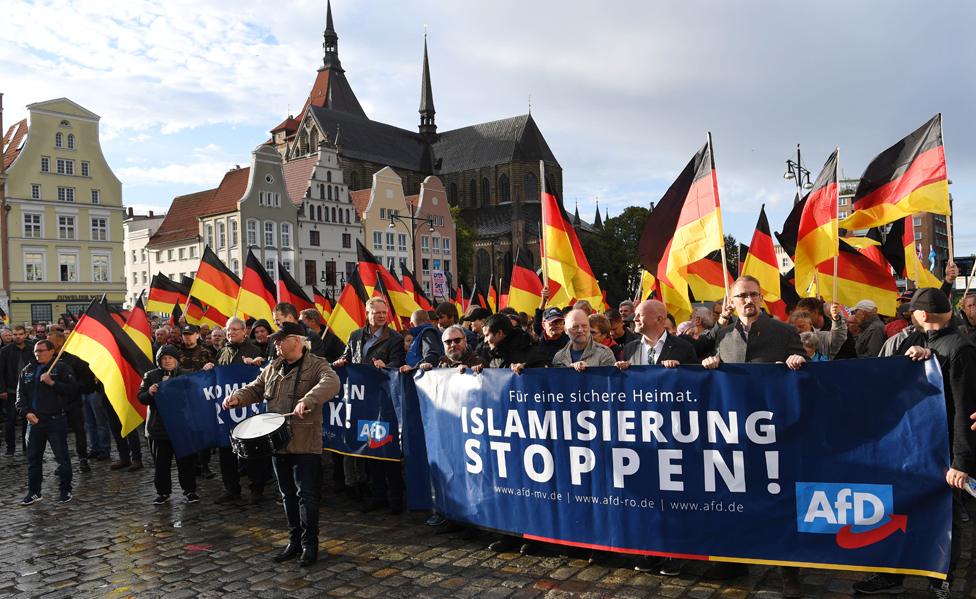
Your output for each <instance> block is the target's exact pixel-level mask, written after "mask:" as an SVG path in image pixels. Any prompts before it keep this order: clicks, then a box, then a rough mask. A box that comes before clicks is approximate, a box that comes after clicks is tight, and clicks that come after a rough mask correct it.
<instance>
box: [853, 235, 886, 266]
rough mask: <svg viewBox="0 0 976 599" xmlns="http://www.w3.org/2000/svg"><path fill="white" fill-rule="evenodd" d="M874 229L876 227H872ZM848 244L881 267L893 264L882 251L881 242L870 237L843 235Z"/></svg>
mask: <svg viewBox="0 0 976 599" xmlns="http://www.w3.org/2000/svg"><path fill="white" fill-rule="evenodd" d="M871 230H872V231H873V230H874V229H871ZM841 240H843V241H844V242H845V243H846V244H847V245H849V246H851V247H852V248H854V249H855V250H857V251H858V252H860V253H861V255H862V256H865V257H867V258H868V259H869V260H871V261H872V262H874V263H875V264H877V265H878V266H879V267H881V268H884V269H890V268H891V265H890V264H889V263H888V259H887V258H885V256H884V254H883V253H882V252H881V242H880V241H878V240H876V239H873V238H871V237H870V236H868V237H857V236H847V237H842V238H841Z"/></svg>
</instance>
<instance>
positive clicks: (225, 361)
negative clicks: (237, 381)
mask: <svg viewBox="0 0 976 599" xmlns="http://www.w3.org/2000/svg"><path fill="white" fill-rule="evenodd" d="M265 357H266V355H265V352H263V351H261V348H259V347H258V346H257V345H254V343H253V342H252V341H251V340H250V339H245V340H244V343H241V344H240V345H234V344H233V343H228V344H227V345H225V346H224V347H223V348H222V349H221V350H220V353H219V354H217V365H218V366H228V365H230V364H243V363H244V358H265Z"/></svg>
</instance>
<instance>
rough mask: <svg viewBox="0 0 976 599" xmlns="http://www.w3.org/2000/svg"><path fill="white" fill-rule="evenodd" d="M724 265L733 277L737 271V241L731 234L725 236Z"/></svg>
mask: <svg viewBox="0 0 976 599" xmlns="http://www.w3.org/2000/svg"><path fill="white" fill-rule="evenodd" d="M725 265H726V267H728V269H729V275H731V276H732V278H735V277H736V275H737V274H738V272H739V241H738V240H737V239H736V238H735V237H733V236H732V235H726V236H725Z"/></svg>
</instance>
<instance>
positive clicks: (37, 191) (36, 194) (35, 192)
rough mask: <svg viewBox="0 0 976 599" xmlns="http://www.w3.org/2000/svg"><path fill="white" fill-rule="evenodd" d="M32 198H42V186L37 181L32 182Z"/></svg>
mask: <svg viewBox="0 0 976 599" xmlns="http://www.w3.org/2000/svg"><path fill="white" fill-rule="evenodd" d="M31 199H32V200H39V199H41V186H40V185H38V184H37V183H33V184H31Z"/></svg>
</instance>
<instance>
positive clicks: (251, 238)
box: [246, 218, 258, 247]
mask: <svg viewBox="0 0 976 599" xmlns="http://www.w3.org/2000/svg"><path fill="white" fill-rule="evenodd" d="M246 236H247V245H248V247H253V246H256V245H257V244H258V221H256V220H254V219H253V218H252V219H249V220H248V221H247V231H246Z"/></svg>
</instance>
